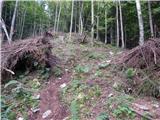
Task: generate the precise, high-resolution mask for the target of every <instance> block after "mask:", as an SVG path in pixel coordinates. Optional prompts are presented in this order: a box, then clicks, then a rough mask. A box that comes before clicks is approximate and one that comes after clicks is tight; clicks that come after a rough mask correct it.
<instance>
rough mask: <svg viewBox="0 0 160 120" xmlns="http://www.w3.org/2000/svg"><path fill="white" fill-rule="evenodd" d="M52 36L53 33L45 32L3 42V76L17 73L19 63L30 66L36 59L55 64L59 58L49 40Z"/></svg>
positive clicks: (45, 63)
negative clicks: (53, 53)
mask: <svg viewBox="0 0 160 120" xmlns="http://www.w3.org/2000/svg"><path fill="white" fill-rule="evenodd" d="M51 37H52V36H51V34H48V33H45V35H44V36H42V37H36V38H33V39H25V40H18V41H16V42H12V43H11V44H3V45H2V48H1V61H2V62H1V73H2V77H4V78H6V77H7V75H8V74H15V73H16V66H18V65H19V66H20V67H24V66H23V65H25V67H30V65H33V64H34V63H33V62H35V61H36V62H38V63H39V64H41V65H48V66H50V67H52V66H54V65H55V64H56V61H57V58H56V57H55V56H53V55H52V52H51V48H52V45H51V44H50V42H49V40H50V39H51ZM52 38H53V37H52ZM22 63H23V64H22Z"/></svg>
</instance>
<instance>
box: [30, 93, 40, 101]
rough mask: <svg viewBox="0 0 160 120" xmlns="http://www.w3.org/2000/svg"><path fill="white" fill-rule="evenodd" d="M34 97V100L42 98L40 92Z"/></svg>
mask: <svg viewBox="0 0 160 120" xmlns="http://www.w3.org/2000/svg"><path fill="white" fill-rule="evenodd" d="M32 99H34V100H39V99H40V94H38V95H36V96H33V97H32Z"/></svg>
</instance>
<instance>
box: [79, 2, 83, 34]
mask: <svg viewBox="0 0 160 120" xmlns="http://www.w3.org/2000/svg"><path fill="white" fill-rule="evenodd" d="M82 12H83V1H82V4H81V12H80V23H81V27H80V28H81V29H80V33H81V34H82V32H83V21H82Z"/></svg>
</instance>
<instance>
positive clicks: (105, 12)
mask: <svg viewBox="0 0 160 120" xmlns="http://www.w3.org/2000/svg"><path fill="white" fill-rule="evenodd" d="M106 43H107V9H105V44H106Z"/></svg>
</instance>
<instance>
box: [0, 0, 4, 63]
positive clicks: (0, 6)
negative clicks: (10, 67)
mask: <svg viewBox="0 0 160 120" xmlns="http://www.w3.org/2000/svg"><path fill="white" fill-rule="evenodd" d="M2 6H3V1H2V0H1V1H0V23H2V20H1V18H2ZM0 39H1V40H0V45H1V42H2V24H0ZM0 54H1V53H0ZM0 64H1V63H0Z"/></svg>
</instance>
